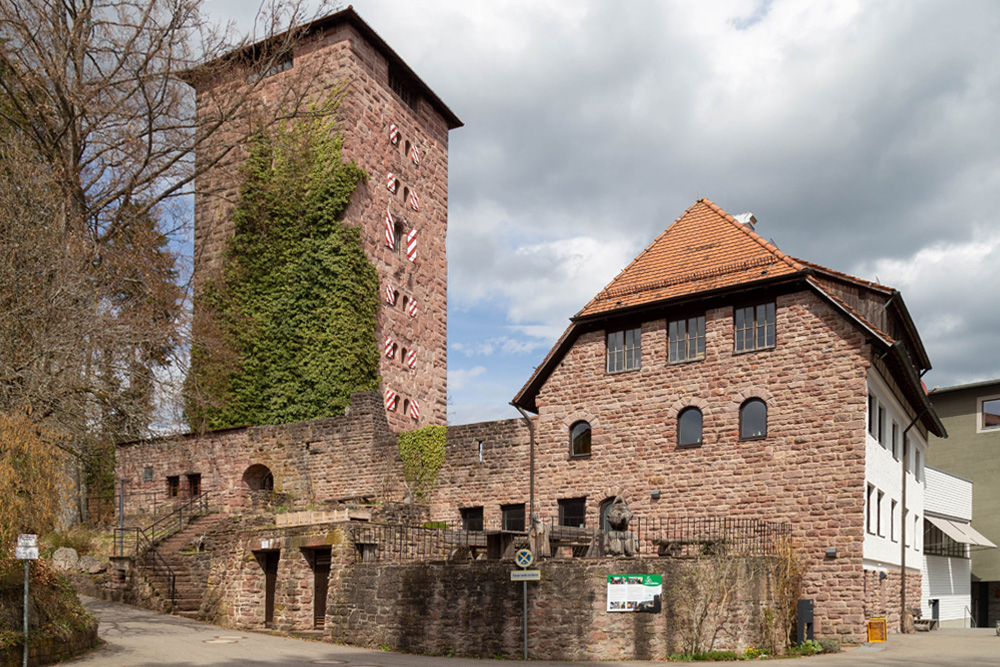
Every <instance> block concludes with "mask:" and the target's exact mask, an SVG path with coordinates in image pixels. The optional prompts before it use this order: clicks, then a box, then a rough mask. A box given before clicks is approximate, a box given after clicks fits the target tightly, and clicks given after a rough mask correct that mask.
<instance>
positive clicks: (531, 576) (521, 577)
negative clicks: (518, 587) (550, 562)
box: [510, 570, 542, 581]
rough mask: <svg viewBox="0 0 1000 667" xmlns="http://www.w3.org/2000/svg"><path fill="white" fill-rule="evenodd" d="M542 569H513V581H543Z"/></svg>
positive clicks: (511, 578)
mask: <svg viewBox="0 0 1000 667" xmlns="http://www.w3.org/2000/svg"><path fill="white" fill-rule="evenodd" d="M541 579H542V571H541V570H511V571H510V580H511V581H541Z"/></svg>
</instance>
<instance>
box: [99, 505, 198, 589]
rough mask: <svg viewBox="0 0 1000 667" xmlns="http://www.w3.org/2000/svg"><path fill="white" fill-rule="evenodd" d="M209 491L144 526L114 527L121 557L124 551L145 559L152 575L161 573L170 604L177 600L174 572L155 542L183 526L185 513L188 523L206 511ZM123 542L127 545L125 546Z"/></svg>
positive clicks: (157, 542)
mask: <svg viewBox="0 0 1000 667" xmlns="http://www.w3.org/2000/svg"><path fill="white" fill-rule="evenodd" d="M208 494H209V492H208V491H206V492H205V493H202V494H201V495H198V496H195V497H194V498H191V499H190V500H188V501H187V502H185V503H183V504H181V505H179V506H178V507H177V508H176V509H175V510H174V511H173V512H171V513H170V514H167V515H166V516H164V517H163V518H161V519H158V520H156V521H154V522H153V523H151V524H149V525H148V526H146V527H145V528H115V535H114V537H115V544H116V545H117V546H118V555H119V556H124V555H125V552H126V550H127V551H128V552H129V553H130V554H131V555H132V556H133V557H134V558H136V559H138V558H141V557H145V558H148V559H149V562H150V565H151V567H152V569H153V574H154V575H157V574H160V573H162V575H163V577H164V579H165V580H166V582H167V595H168V597H169V598H170V604H174V603H175V602H176V596H177V575H176V574H175V573H174V570H173V568H171V567H170V564H169V563H167V561H166V559H164V558H163V556H162V555H161V554H160V552H159V551H157V550H156V545H157V544H159V543H160V542H161V541H163V540H164V539H166V538H167V537H170V536H171V535H173V534H174V533H177V532H179V531H180V530H182V529H183V528H184V516H185V513H186V514H187V518H188V521H189V522H190V520H191V519H193V518H194V517H196V516H199V515H201V514H205V513H207V512H208ZM126 543H127V544H128V548H127V549H126Z"/></svg>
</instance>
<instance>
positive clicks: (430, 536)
mask: <svg viewBox="0 0 1000 667" xmlns="http://www.w3.org/2000/svg"><path fill="white" fill-rule="evenodd" d="M347 530H348V535H349V537H350V539H351V541H352V542H353V543H354V546H355V549H356V552H355V560H357V561H358V562H369V561H382V560H448V559H451V558H455V557H456V556H457V555H458V554H459V553H461V554H462V555H465V556H468V557H472V558H475V557H477V556H478V555H480V554H486V555H487V557H488V558H494V559H499V558H502V557H503V556H504V555H505V554H506V553H507V552H508V551H510V550H511V545H513V544H517V543H526V542H527V533H525V532H518V531H501V530H491V531H477V530H449V529H442V528H428V527H425V526H412V525H404V524H369V523H365V524H352V525H351V526H350V527H348V529H347ZM512 553H513V552H511V555H512Z"/></svg>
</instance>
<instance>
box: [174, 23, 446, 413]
mask: <svg viewBox="0 0 1000 667" xmlns="http://www.w3.org/2000/svg"><path fill="white" fill-rule="evenodd" d="M257 48H266V47H262V46H261V45H255V46H254V47H251V49H257ZM261 76H262V77H263V79H262V80H261V81H260V82H259V85H258V86H257V87H256V89H255V91H254V92H253V94H252V98H253V99H252V101H253V102H255V103H257V104H260V105H261V106H262V107H264V108H268V107H270V108H274V107H276V105H278V104H281V103H282V101H283V100H285V99H287V97H288V91H289V90H290V89H291V88H293V87H295V86H300V87H301V86H303V85H305V86H307V87H308V90H309V91H310V96H311V97H313V98H315V97H317V96H318V94H319V93H321V92H326V93H329V92H331V91H335V90H337V89H338V87H341V86H342V87H343V90H344V92H343V99H342V102H341V106H340V109H339V114H338V122H339V125H340V127H341V129H342V131H343V134H344V147H343V151H342V159H344V160H345V161H346V160H354V161H355V162H356V163H357V164H358V165H359V166H360V167H361V168H363V169H364V170H365V171H367V172H368V175H369V181H368V183H367V184H362V185H360V186H359V187H358V189H357V190H356V191H355V192H354V194H353V195H352V200H351V204H350V206H349V207H348V209H347V211H346V212H345V214H344V221H345V222H346V223H347V224H350V225H355V226H357V227H359V228H360V229H361V233H362V243H363V245H364V248H365V250H366V252H367V254H368V256H369V258H370V260H371V262H372V263H373V264H374V266H375V267H376V269H377V270H378V274H379V282H380V300H381V301H380V302H381V308H380V312H379V317H378V327H377V330H376V332H375V334H376V343H377V344H378V345H379V349H380V354H381V357H380V364H379V375H380V377H381V386H380V391H381V392H382V395H383V397H384V399H385V407H386V416H387V418H388V422H389V426H390V428H392V429H393V430H397V431H401V430H409V429H413V428H419V427H421V426H425V425H432V424H434V425H443V424H445V423H446V421H447V303H448V300H447V295H448V263H447V258H446V255H445V237H446V234H447V228H448V132H449V131H450V130H452V129H455V128H457V127H461V126H462V122H461V121H460V120H459V119H458V118H457V117H456V116H455V114H453V113H452V112H451V110H449V109H448V107H447V106H445V104H444V103H443V102H442V101H441V100H440V99H439V98H438V97H437V96H436V95H435V94H434V93H433V92H432V91H431V90H430V88H428V87H427V85H426V84H424V83H423V81H421V80H420V78H419V77H418V76H417V75H416V74H415V73H414V72H413V70H411V69H410V68H409V67H408V66H407V65H406V63H404V62H403V60H402V59H401V58H400V57H399V56H398V55H397V54H396V53H395V52H394V51H393V50H392V49H391V48H390V47H389V45H388V44H386V43H385V41H383V40H382V38H381V37H379V36H378V35H377V34H376V33H375V31H374V30H372V29H371V27H370V26H369V25H368V24H367V23H365V22H364V21H363V20H362V19H361V18H360V17H359V16H358V14H357V13H356V12H355V11H354V10H353V9H352V8H350V7H348V8H347V9H344V10H342V11H339V12H336V13H334V14H331V15H329V16H327V17H324V18H322V19H320V20H318V21H315V22H314V23H312V24H310V25H308V26H306V27H305V28H304V29H303V31H302V37H301V39H298V40H296V41H295V42H294V44H293V45H292V48H291V49H290V50H289V51H288V52H287V55H285V56H284V57H283V58H282V59H280V61H278V62H277V63H275V64H273V65H272V66H271V67H269V69H268V70H267V71H266V72H263V73H261ZM304 81H305V82H306V83H305V84H303V82H304ZM190 82H191V84H192V85H193V86H194V87H195V89H196V91H197V96H198V113H199V115H200V116H201V118H202V119H203V120H204V119H205V118H206V117H207V116H208V115H210V114H211V113H213V112H214V111H215V109H214V108H213V99H215V98H216V97H217V96H219V95H223V94H229V93H228V91H230V90H231V89H233V86H234V83H233V81H232V80H231V79H230V80H227V78H226V77H225V76H224V75H223V76H219V75H218V74H215V75H213V76H212V77H200V78H199V77H191V79H190ZM231 122H232V123H233V124H234V126H235V124H236V123H247V124H248V123H250V121H249V120H247V119H246V118H245V117H244V118H243V119H241V120H239V121H237V120H233V121H231ZM240 129H241V130H243V131H244V132H245V131H246V126H244V127H241V128H240ZM234 132H236V130H235V129H234ZM236 136H242V135H239V134H237V135H236ZM244 156H245V153H239V154H236V152H233V153H232V154H230V156H229V157H228V158H227V159H226V160H224V161H222V162H221V163H220V164H218V165H216V166H213V167H212V168H211V169H208V170H206V171H205V172H204V174H202V175H200V176H199V178H198V180H197V182H196V190H197V194H196V195H195V229H194V244H195V252H194V268H193V270H194V276H193V282H194V288H195V292H196V294H197V293H198V291H199V290H200V289H201V287H202V286H203V285H204V284H205V283H206V282H207V281H209V280H210V279H212V278H213V277H214V276H217V275H218V274H219V272H220V270H221V268H222V264H223V261H224V254H225V247H226V241H227V239H228V238H229V237H230V236H231V235H232V233H233V224H232V222H231V221H230V219H229V215H228V214H229V212H230V210H231V209H232V207H233V206H234V204H235V203H236V202H237V201H238V194H239V186H240V179H239V174H238V171H237V168H238V166H239V164H240V162H241V161H242V158H243V157H244ZM196 318H197V313H196Z"/></svg>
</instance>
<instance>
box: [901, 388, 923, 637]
mask: <svg viewBox="0 0 1000 667" xmlns="http://www.w3.org/2000/svg"><path fill="white" fill-rule="evenodd" d="M925 414H927V408H924V409H923V410H921V411H920V413H919V414H918V415H917V416H916V417H914V418H913V420H912V421H911V422H910V423H909V424H908V425H907V426H906V428H904V429H903V442H902V447H903V475H902V478H903V494H902V496H903V498H902V500H903V508H902V510H901V512H900V521H899V523H900V525H901V531H900V534H901V536H902V539H901V540H899V631H900V632H901V633H903V632H906V523H907V522H906V468H907V452H908V451H909V447H907V446H906V434H907V433H909V431H910V429H911V428H913V427H914V426H915V425H916V423H917V422H918V421H920V418H921V417H923V416H924V415H925ZM914 475H916V471H914ZM914 530H916V529H914ZM916 540H917V536H916V535H914V536H913V544H914V546H916Z"/></svg>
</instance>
